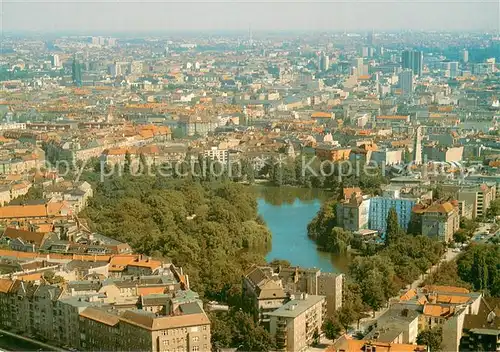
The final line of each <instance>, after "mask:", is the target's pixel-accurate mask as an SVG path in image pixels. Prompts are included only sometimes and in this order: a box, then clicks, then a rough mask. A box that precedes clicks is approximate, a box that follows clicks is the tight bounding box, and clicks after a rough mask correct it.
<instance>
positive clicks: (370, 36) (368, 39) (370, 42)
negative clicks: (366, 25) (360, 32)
mask: <svg viewBox="0 0 500 352" xmlns="http://www.w3.org/2000/svg"><path fill="white" fill-rule="evenodd" d="M366 44H368V45H369V46H372V45H373V32H368V34H367V35H366Z"/></svg>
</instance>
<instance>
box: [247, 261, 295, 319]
mask: <svg viewBox="0 0 500 352" xmlns="http://www.w3.org/2000/svg"><path fill="white" fill-rule="evenodd" d="M243 294H244V295H245V296H246V297H248V298H250V300H251V301H252V302H253V306H254V309H255V311H256V312H258V314H259V320H260V321H261V322H262V323H264V324H267V323H269V313H270V312H272V311H274V310H275V309H277V308H279V307H281V306H282V305H283V304H284V303H285V302H286V301H287V300H288V295H287V294H286V293H285V290H284V289H283V285H282V282H281V280H280V278H279V277H278V275H276V274H274V273H273V270H272V269H271V268H269V267H255V268H252V269H251V270H250V271H249V272H248V273H247V274H246V275H245V276H244V277H243Z"/></svg>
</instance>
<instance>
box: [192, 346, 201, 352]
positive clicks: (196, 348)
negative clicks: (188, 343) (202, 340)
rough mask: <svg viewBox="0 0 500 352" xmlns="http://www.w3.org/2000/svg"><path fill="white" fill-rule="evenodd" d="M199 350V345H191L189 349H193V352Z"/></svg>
mask: <svg viewBox="0 0 500 352" xmlns="http://www.w3.org/2000/svg"><path fill="white" fill-rule="evenodd" d="M199 350H200V347H199V346H193V348H191V351H193V352H196V351H199Z"/></svg>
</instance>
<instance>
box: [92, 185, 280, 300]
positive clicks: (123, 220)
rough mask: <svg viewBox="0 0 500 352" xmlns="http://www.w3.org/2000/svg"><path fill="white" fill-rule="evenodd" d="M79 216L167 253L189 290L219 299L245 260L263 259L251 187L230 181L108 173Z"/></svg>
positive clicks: (266, 241)
mask: <svg viewBox="0 0 500 352" xmlns="http://www.w3.org/2000/svg"><path fill="white" fill-rule="evenodd" d="M82 216H85V217H87V218H88V219H89V220H90V222H91V224H93V226H94V228H95V229H96V230H97V231H98V232H100V233H102V234H104V235H107V236H110V237H112V238H116V239H118V240H122V241H126V242H128V243H130V244H131V245H132V247H133V248H134V249H135V250H136V251H138V252H140V253H144V254H147V255H153V256H163V257H169V258H171V259H172V261H173V262H174V264H176V265H179V266H182V267H184V269H185V270H186V272H188V273H189V275H190V277H191V280H190V281H191V282H192V286H193V289H195V290H197V291H198V292H199V293H200V294H202V295H203V294H205V295H206V296H208V297H212V298H214V299H222V300H224V299H225V298H226V297H227V295H228V292H230V291H231V290H233V289H234V287H236V288H239V287H240V284H241V275H242V274H243V272H244V270H246V269H247V268H248V267H249V266H250V265H251V264H253V263H264V262H265V261H264V254H265V252H266V250H267V249H268V246H269V245H270V243H271V234H270V232H269V231H268V229H267V228H266V227H265V225H263V224H262V223H261V222H260V221H259V219H258V218H257V202H256V198H255V194H254V193H253V192H252V191H251V190H250V189H249V187H247V186H243V185H240V184H236V183H220V182H210V183H204V184H200V183H197V182H193V181H190V180H177V181H169V180H166V179H162V178H154V177H147V176H141V177H115V178H110V179H107V180H105V182H103V183H99V184H98V185H97V188H96V191H95V195H94V197H93V198H92V200H91V202H90V204H89V207H88V208H87V209H86V210H85V211H84V213H83V214H82Z"/></svg>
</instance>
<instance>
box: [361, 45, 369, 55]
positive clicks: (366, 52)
mask: <svg viewBox="0 0 500 352" xmlns="http://www.w3.org/2000/svg"><path fill="white" fill-rule="evenodd" d="M368 50H369V48H368V47H367V46H364V47H363V48H361V56H363V57H368V55H369V52H368Z"/></svg>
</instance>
